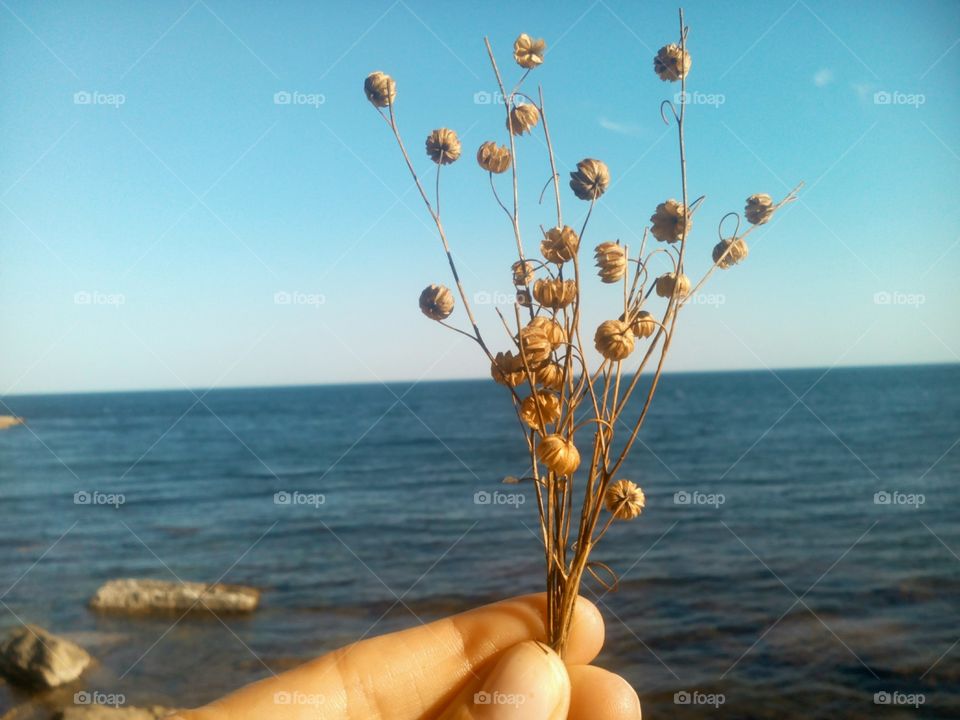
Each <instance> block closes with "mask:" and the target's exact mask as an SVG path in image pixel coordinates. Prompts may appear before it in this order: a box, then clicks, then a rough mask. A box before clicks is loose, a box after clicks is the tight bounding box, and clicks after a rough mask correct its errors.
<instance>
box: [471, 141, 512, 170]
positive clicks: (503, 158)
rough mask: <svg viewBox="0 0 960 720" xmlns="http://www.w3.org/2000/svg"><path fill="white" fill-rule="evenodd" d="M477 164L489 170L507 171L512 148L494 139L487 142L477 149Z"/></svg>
mask: <svg viewBox="0 0 960 720" xmlns="http://www.w3.org/2000/svg"><path fill="white" fill-rule="evenodd" d="M477 164H479V165H480V167H482V168H483V169H484V170H486V171H488V172H492V173H497V174H500V173H502V172H506V171H507V169H508V168H509V167H510V148H508V147H506V146H504V145H497V144H496V143H495V142H492V141H490V142H485V143H484V144H483V145H481V146H480V149H479V150H477Z"/></svg>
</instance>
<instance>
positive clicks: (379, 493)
mask: <svg viewBox="0 0 960 720" xmlns="http://www.w3.org/2000/svg"><path fill="white" fill-rule="evenodd" d="M3 401H4V403H5V404H6V405H7V406H9V408H10V410H11V411H12V412H14V413H16V414H18V415H22V416H24V417H25V418H27V420H28V423H29V424H28V427H19V428H13V429H10V430H7V431H4V432H2V433H0V506H2V516H0V520H2V521H0V601H2V605H0V629H6V628H8V627H13V626H15V625H16V624H17V623H18V622H19V621H20V620H22V621H25V622H33V623H37V624H40V625H42V626H44V627H47V628H49V629H51V630H52V631H54V632H57V633H63V634H67V635H69V636H71V637H74V638H76V639H78V640H79V641H80V642H81V643H83V644H84V645H85V646H86V647H88V649H90V651H91V652H92V654H93V655H94V656H95V657H96V658H97V660H98V663H97V665H96V666H95V667H94V668H93V669H92V670H91V671H90V672H89V673H88V674H87V675H86V676H85V677H84V678H83V679H82V681H81V682H80V683H78V685H77V688H78V689H85V690H99V691H104V692H122V693H124V694H125V695H126V697H127V701H128V702H130V703H133V704H142V703H147V702H161V703H173V704H177V703H179V704H187V705H189V704H199V703H203V702H206V701H208V700H211V699H213V698H215V697H217V696H219V695H221V694H223V693H225V692H227V691H229V690H231V689H233V688H235V687H237V686H239V685H242V684H245V683H247V682H250V681H252V680H255V679H258V678H261V677H264V676H266V675H268V674H269V673H270V672H271V671H274V672H279V671H280V670H283V669H286V668H289V667H291V666H293V665H295V664H297V663H299V662H301V661H303V660H305V659H307V658H311V657H314V656H316V655H317V654H320V653H323V652H325V651H327V650H330V649H332V648H335V647H338V646H340V645H342V644H344V643H347V642H350V641H352V640H355V639H357V638H359V637H361V636H364V635H369V634H378V633H381V632H388V631H391V630H395V629H398V628H402V627H408V626H411V625H414V624H418V623H419V622H421V621H429V620H431V619H434V618H437V617H440V616H442V615H445V614H448V613H451V612H455V611H459V610H462V609H466V608H468V607H471V606H474V605H477V604H481V603H485V602H487V601H492V600H495V599H498V598H502V597H507V596H511V595H516V594H521V593H527V592H534V591H538V590H539V589H540V588H541V585H542V582H543V581H542V573H543V570H542V555H541V552H540V549H539V547H538V540H537V537H536V531H537V520H536V509H535V506H534V504H533V496H532V490H531V488H529V487H525V486H522V485H521V486H504V485H502V484H500V483H499V480H500V478H502V477H503V476H504V475H519V474H522V473H523V471H524V468H525V464H526V463H525V458H524V453H523V448H522V445H521V443H520V441H519V438H518V435H517V432H518V431H517V426H516V420H515V418H514V417H512V414H511V410H510V407H509V400H508V396H507V395H506V393H505V391H503V389H502V388H499V387H497V386H494V385H493V384H492V383H490V382H483V381H470V382H444V383H426V382H425V383H420V384H416V385H411V384H403V383H398V384H392V385H390V386H381V385H355V386H336V387H303V388H282V389H276V388H271V389H244V390H213V391H210V392H201V391H197V393H196V394H194V393H191V392H186V391H184V392H145V393H116V394H89V395H59V396H29V397H28V396H19V397H13V396H11V397H7V398H4V399H3ZM958 440H960V366H930V367H897V368H875V369H834V370H831V371H829V372H827V371H824V370H803V371H778V372H777V373H776V374H773V373H770V372H756V373H754V372H738V373H712V374H673V375H666V376H665V377H664V378H663V380H662V383H661V389H660V391H659V394H658V396H657V399H656V402H655V405H654V410H653V412H652V413H651V415H650V417H649V420H648V422H647V426H646V428H645V429H644V431H643V432H642V433H641V435H640V442H639V443H638V445H637V449H636V451H635V452H634V454H633V456H632V458H631V460H630V461H629V462H628V463H627V465H626V467H625V469H624V473H623V475H624V476H625V477H629V478H631V479H634V480H636V481H637V482H639V483H640V484H641V486H642V487H643V488H644V490H645V492H646V494H647V506H646V509H645V511H644V514H643V515H642V516H641V518H640V519H639V520H637V521H635V522H632V523H624V524H621V525H618V526H617V527H616V528H615V529H614V530H613V531H612V532H611V533H610V534H609V535H608V536H607V538H606V539H605V540H604V542H603V543H602V544H601V545H600V547H599V549H598V550H597V551H596V555H595V557H596V558H597V559H599V560H602V561H604V562H606V563H607V564H608V565H610V566H611V567H612V568H613V569H615V570H616V571H617V572H618V573H620V576H621V579H620V587H619V589H618V590H617V591H616V592H612V593H607V592H606V591H605V590H604V589H603V588H602V587H600V586H597V585H595V584H591V585H590V587H589V588H587V589H585V591H584V593H585V594H586V595H587V596H588V597H592V598H594V599H595V600H596V601H597V602H598V604H599V605H600V607H601V610H602V612H603V614H604V616H605V618H606V621H607V643H606V646H605V649H604V651H603V654H602V655H601V657H600V659H599V660H598V662H599V663H600V664H603V665H604V666H606V667H608V668H611V669H613V670H615V671H616V672H619V673H620V674H622V675H624V676H625V677H626V678H627V679H628V680H629V681H630V682H631V683H632V684H633V686H634V687H635V688H636V689H637V691H638V692H639V694H640V697H641V701H642V703H643V705H644V717H645V718H674V717H676V718H685V717H731V718H786V717H803V718H810V717H831V718H839V717H844V718H861V717H862V718H868V717H870V718H873V717H925V718H932V717H960V644H958V641H960V523H958V521H957V511H958V509H960V488H958V476H960V472H958V471H960V449H958ZM494 492H499V493H507V495H499V496H497V498H498V499H499V500H510V502H489V503H484V502H483V500H484V499H486V498H487V497H490V496H489V495H484V494H482V493H494ZM77 493H81V494H80V495H77ZM83 493H87V495H83ZM277 493H288V494H289V495H287V496H283V495H281V496H279V499H280V500H281V501H280V502H278V501H277V497H276V494H277ZM294 493H300V494H298V495H294ZM477 493H481V494H480V495H477ZM120 495H122V501H123V502H122V504H121V503H120V502H119V501H120V499H121V498H120V497H119V496H120ZM321 495H322V502H320V500H321V498H320V496H321ZM87 497H89V498H93V500H92V501H91V502H87V503H85V502H83V500H84V499H85V498H87ZM285 497H289V498H292V499H291V501H290V502H286V503H284V502H282V500H283V499H284V498H285ZM111 499H112V500H114V501H115V504H114V505H109V504H102V502H103V501H108V500H111ZM131 576H132V577H154V578H161V579H177V578H182V579H184V580H199V581H215V580H222V581H223V582H234V583H243V584H250V585H255V586H257V587H260V588H262V589H263V591H264V594H263V599H262V607H261V608H260V609H259V610H258V611H257V612H256V613H255V614H253V615H251V616H249V617H237V616H223V617H222V618H220V619H217V618H214V617H210V616H197V617H194V616H188V617H186V618H181V619H178V618H177V617H152V618H124V617H116V616H108V615H100V614H97V613H95V612H93V611H91V610H90V609H89V608H88V602H89V599H90V597H91V596H92V594H93V593H94V591H95V590H96V588H97V587H98V586H99V585H100V584H101V583H103V582H104V581H106V580H108V579H111V578H116V577H131ZM878 693H879V695H878ZM884 693H886V695H884ZM24 699H26V698H25V696H23V695H22V694H18V693H17V692H16V691H14V690H13V689H12V688H8V687H4V686H2V685H0V714H2V712H3V711H4V710H6V709H8V708H9V707H10V706H13V705H14V704H16V703H18V702H21V701H23V700H24ZM884 700H889V701H890V702H889V703H884ZM878 701H879V704H878ZM921 701H922V704H919V703H921ZM910 702H913V705H911V704H909V703H910ZM918 704H919V707H916V705H918Z"/></svg>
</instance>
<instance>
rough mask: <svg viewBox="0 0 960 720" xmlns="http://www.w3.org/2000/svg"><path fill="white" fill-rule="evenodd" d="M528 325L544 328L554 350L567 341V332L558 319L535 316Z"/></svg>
mask: <svg viewBox="0 0 960 720" xmlns="http://www.w3.org/2000/svg"><path fill="white" fill-rule="evenodd" d="M527 327H538V328H540V329H541V330H543V331H544V333H546V335H547V339H548V340H549V341H550V345H551V346H552V347H553V349H554V350H555V349H557V348H558V347H559V346H560V345H563V344H564V343H566V342H567V333H566V331H564V329H563V326H562V325H561V324H560V323H558V322H557V321H556V320H553V319H551V318H548V317H544V316H543V315H538V316H537V317H535V318H534V319H533V320H531V321H530V322H529V324H528V325H527Z"/></svg>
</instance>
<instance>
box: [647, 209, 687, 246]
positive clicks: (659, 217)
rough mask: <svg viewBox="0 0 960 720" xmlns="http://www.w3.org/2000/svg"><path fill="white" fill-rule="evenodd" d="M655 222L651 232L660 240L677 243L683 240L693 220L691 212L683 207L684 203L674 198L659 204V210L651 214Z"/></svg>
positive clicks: (652, 220) (652, 221) (651, 219)
mask: <svg viewBox="0 0 960 720" xmlns="http://www.w3.org/2000/svg"><path fill="white" fill-rule="evenodd" d="M650 222H651V223H653V225H652V227H651V228H650V232H651V233H653V236H654V237H655V238H656V239H657V240H659V241H660V242H665V243H675V242H678V241H680V240H683V239H684V237H685V236H686V234H687V232H688V231H689V230H690V227H691V226H692V225H693V221H692V220H691V218H690V212H689V211H688V210H686V209H685V208H684V207H683V203H680V202H677V201H676V200H674V199H672V198H671V199H670V200H667V201H666V202H662V203H660V204H659V205H657V210H656V212H655V213H653V215H651V216H650Z"/></svg>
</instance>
